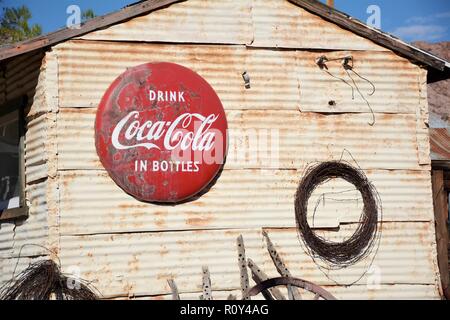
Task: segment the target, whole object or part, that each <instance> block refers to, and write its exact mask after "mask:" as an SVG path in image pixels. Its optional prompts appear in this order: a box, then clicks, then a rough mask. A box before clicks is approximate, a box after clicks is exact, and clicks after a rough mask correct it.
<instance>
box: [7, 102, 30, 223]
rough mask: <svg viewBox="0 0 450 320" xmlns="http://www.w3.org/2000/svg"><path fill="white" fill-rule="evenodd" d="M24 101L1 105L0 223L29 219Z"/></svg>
mask: <svg viewBox="0 0 450 320" xmlns="http://www.w3.org/2000/svg"><path fill="white" fill-rule="evenodd" d="M24 106H25V101H24V99H19V100H16V101H14V102H11V103H8V104H6V105H3V106H0V221H4V220H13V219H17V218H23V217H26V216H27V214H28V210H27V208H26V203H25V196H24V185H25V184H24V181H25V176H24V159H23V154H24V144H23V137H24V119H23V108H24Z"/></svg>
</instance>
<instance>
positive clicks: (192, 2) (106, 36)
mask: <svg viewBox="0 0 450 320" xmlns="http://www.w3.org/2000/svg"><path fill="white" fill-rule="evenodd" d="M143 30H145V32H142V31H143ZM80 38H82V39H89V40H114V41H149V42H158V41H163V42H184V43H195V42H202V43H222V44H223V43H230V44H235V43H238V44H250V43H251V42H252V40H253V34H252V19H251V1H249V0H245V1H234V0H208V1H205V0H189V1H186V2H181V3H177V4H175V5H171V6H170V7H168V8H166V9H164V10H158V11H155V12H152V13H151V14H148V15H145V16H142V17H138V18H134V19H131V20H130V21H127V22H125V23H122V24H120V25H116V26H112V27H109V28H106V29H104V30H99V31H95V32H92V33H89V34H87V35H84V36H81V37H80Z"/></svg>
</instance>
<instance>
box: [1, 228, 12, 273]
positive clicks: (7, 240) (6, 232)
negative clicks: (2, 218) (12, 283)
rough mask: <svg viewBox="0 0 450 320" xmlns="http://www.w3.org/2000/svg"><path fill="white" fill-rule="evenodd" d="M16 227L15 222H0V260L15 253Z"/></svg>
mask: <svg viewBox="0 0 450 320" xmlns="http://www.w3.org/2000/svg"><path fill="white" fill-rule="evenodd" d="M14 228H15V225H14V223H1V224H0V258H1V259H0V261H3V259H5V258H8V257H10V256H11V255H12V253H13V247H14ZM0 265H1V264H0Z"/></svg>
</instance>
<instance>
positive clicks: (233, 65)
mask: <svg viewBox="0 0 450 320" xmlns="http://www.w3.org/2000/svg"><path fill="white" fill-rule="evenodd" d="M55 50H56V52H57V54H58V58H59V60H60V88H61V91H62V95H61V96H62V97H61V107H62V108H84V107H96V106H97V104H98V101H99V100H100V99H101V97H102V94H103V92H104V91H105V90H106V88H107V87H108V86H109V84H110V83H111V82H112V81H113V80H114V79H115V78H116V77H117V76H118V75H120V74H121V73H122V72H123V71H124V70H125V69H126V68H127V67H131V66H135V65H139V64H142V63H145V62H148V61H166V60H167V59H168V57H170V61H171V62H175V63H179V64H182V65H185V66H187V67H189V68H192V69H193V70H195V71H196V72H197V73H199V74H200V75H201V76H202V77H204V78H206V79H208V82H209V83H210V84H211V85H212V86H213V88H214V89H215V90H216V91H217V93H218V95H219V97H220V98H221V100H222V101H223V103H224V105H225V108H226V109H240V110H242V109H252V110H253V109H275V110H279V109H290V110H299V109H300V110H301V111H303V112H305V111H314V112H324V113H336V112H366V113H370V108H372V109H373V110H374V112H384V113H411V114H415V113H416V107H417V104H418V101H419V91H418V88H419V78H418V72H419V68H418V67H417V66H414V65H412V64H411V63H409V62H408V61H407V60H405V59H402V58H400V57H398V56H396V55H395V54H393V53H390V52H348V51H337V52H331V53H327V52H305V51H295V50H294V51H286V50H261V49H246V48H245V47H243V46H192V45H167V44H130V43H109V42H106V43H104V42H89V41H69V42H66V43H64V44H61V45H58V46H57V47H56V49H55ZM349 53H350V54H351V55H352V56H353V58H354V65H355V71H357V72H358V74H360V75H361V76H363V77H365V78H367V79H368V80H369V81H371V82H372V83H373V84H374V86H375V88H376V92H375V93H374V94H373V95H372V96H370V95H369V94H368V93H369V92H370V91H371V87H370V85H369V84H368V83H367V82H366V81H363V80H361V79H359V78H358V77H357V76H356V75H354V74H353V78H354V79H355V82H356V84H357V86H358V88H359V90H360V91H361V92H362V93H363V94H364V96H365V98H366V99H367V100H368V102H369V103H370V107H369V106H367V104H366V102H365V101H364V99H363V98H362V97H360V96H359V95H358V92H357V91H356V89H354V90H353V91H352V89H351V87H350V86H349V84H350V83H352V80H351V78H350V77H349V76H348V75H347V74H346V73H345V72H344V70H343V68H342V66H341V64H340V61H335V62H330V63H329V64H328V67H329V68H330V72H331V73H332V74H333V75H334V76H336V77H342V78H343V79H344V80H346V81H347V82H348V84H345V83H343V82H342V81H339V80H336V79H335V78H333V77H332V76H330V75H328V74H327V73H325V72H324V71H322V70H320V68H319V67H318V66H317V65H316V63H315V61H316V59H317V58H318V57H319V56H321V55H323V54H325V55H326V56H327V57H329V58H330V59H332V58H338V57H344V56H346V55H348V54H349ZM92 68H96V69H97V70H98V72H95V73H93V72H91V71H92ZM244 71H247V73H248V74H249V75H250V83H251V89H250V90H245V88H244V83H243V80H242V76H241V75H242V73H243V72H244ZM268 88H271V89H270V90H268ZM352 93H353V94H352ZM331 100H334V101H335V105H334V106H330V105H329V101H331Z"/></svg>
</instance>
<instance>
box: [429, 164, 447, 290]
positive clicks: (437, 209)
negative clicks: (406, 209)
mask: <svg viewBox="0 0 450 320" xmlns="http://www.w3.org/2000/svg"><path fill="white" fill-rule="evenodd" d="M431 182H432V189H433V206H434V218H435V223H436V243H437V255H438V257H437V258H438V266H439V273H440V275H441V282H442V288H443V291H444V292H446V291H448V288H449V268H448V240H449V237H448V229H447V219H448V193H447V192H446V191H445V190H444V172H443V171H442V170H433V171H432V177H431Z"/></svg>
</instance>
